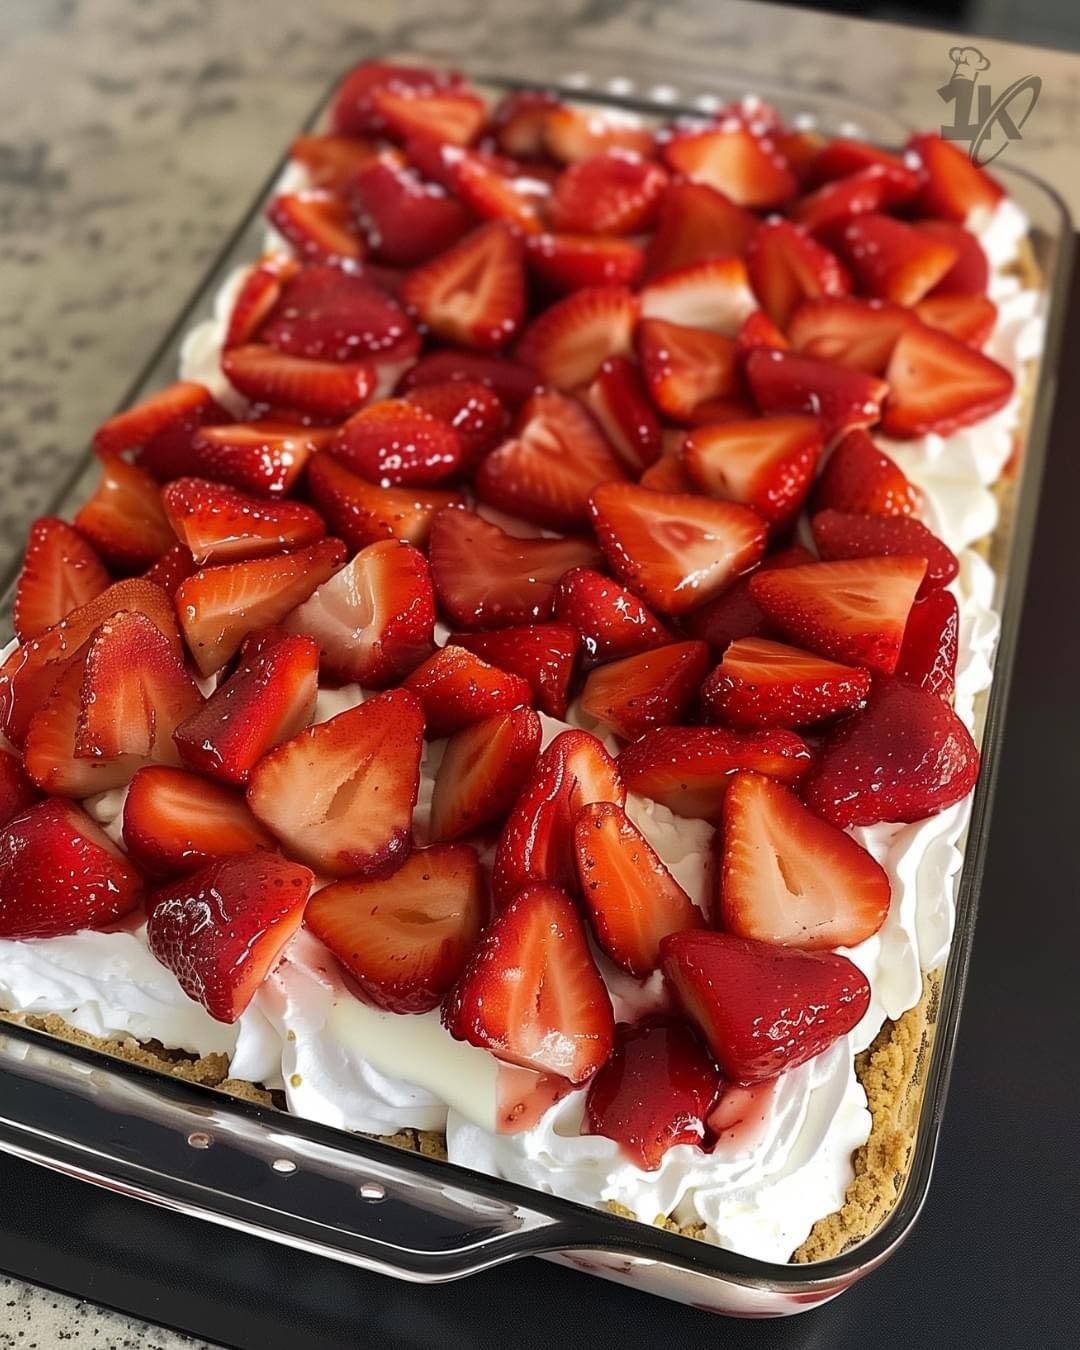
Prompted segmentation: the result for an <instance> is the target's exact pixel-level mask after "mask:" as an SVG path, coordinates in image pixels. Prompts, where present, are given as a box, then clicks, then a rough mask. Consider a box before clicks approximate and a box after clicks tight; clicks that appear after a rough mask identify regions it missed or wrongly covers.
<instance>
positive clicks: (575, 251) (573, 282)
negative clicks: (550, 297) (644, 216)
mask: <svg viewBox="0 0 1080 1350" xmlns="http://www.w3.org/2000/svg"><path fill="white" fill-rule="evenodd" d="M525 259H526V261H527V262H528V264H529V266H530V267H531V268H532V270H533V272H534V273H535V274H536V275H537V276H538V277H539V278H540V280H541V281H544V282H546V283H547V284H548V285H549V286H554V287H555V289H556V290H559V291H574V290H577V289H578V288H579V287H581V286H634V285H636V284H637V282H638V281H640V279H641V273H642V269H643V268H644V266H645V254H644V252H643V250H642V248H641V245H640V244H636V243H634V242H633V241H632V240H629V239H619V238H616V237H615V236H614V235H602V234H565V233H564V234H547V233H545V234H530V235H526V237H525Z"/></svg>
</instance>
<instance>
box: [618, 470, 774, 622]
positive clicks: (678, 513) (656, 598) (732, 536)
mask: <svg viewBox="0 0 1080 1350" xmlns="http://www.w3.org/2000/svg"><path fill="white" fill-rule="evenodd" d="M592 513H593V523H594V526H595V529H596V536H597V538H598V539H599V541H600V547H601V548H602V549H603V550H604V554H605V556H606V557H607V560H608V563H609V564H610V566H611V568H612V571H614V573H615V574H616V576H617V577H619V579H620V580H621V581H623V582H625V583H626V585H627V586H629V587H631V588H632V589H633V590H635V591H636V592H637V593H638V594H639V595H641V596H642V597H643V598H644V599H645V600H646V601H647V602H648V603H649V604H650V605H653V606H654V607H655V608H656V609H658V610H660V611H661V613H663V614H684V613H685V612H686V611H687V610H688V609H693V608H694V606H695V605H700V604H702V603H703V602H704V601H706V600H709V599H711V597H712V596H714V595H717V594H719V592H720V591H722V590H723V589H724V587H725V586H726V585H727V584H728V582H729V581H731V579H732V578H733V577H735V576H736V575H737V574H738V573H739V572H742V571H745V569H746V568H747V567H752V566H753V565H754V563H756V562H757V560H758V559H759V558H760V557H761V555H762V553H763V552H764V551H765V537H766V528H765V522H764V520H762V518H761V517H760V516H759V515H758V514H757V512H756V511H753V510H751V508H750V507H748V506H740V505H739V504H737V503H735V502H722V501H712V500H710V499H708V498H705V497H693V496H690V495H688V494H684V493H675V492H653V491H651V490H650V489H649V488H643V487H639V486H638V485H637V484H636V483H605V484H603V485H602V486H601V487H598V488H597V489H596V491H595V492H594V493H593V496H592Z"/></svg>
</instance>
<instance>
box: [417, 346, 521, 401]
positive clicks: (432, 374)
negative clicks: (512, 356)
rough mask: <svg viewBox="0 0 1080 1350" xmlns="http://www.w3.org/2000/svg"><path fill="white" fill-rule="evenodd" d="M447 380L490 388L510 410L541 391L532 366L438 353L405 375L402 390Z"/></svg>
mask: <svg viewBox="0 0 1080 1350" xmlns="http://www.w3.org/2000/svg"><path fill="white" fill-rule="evenodd" d="M447 380H472V381H475V382H476V383H477V384H486V385H487V387H488V388H489V389H493V390H494V391H495V393H496V394H497V395H498V397H499V400H500V402H502V403H505V404H506V406H507V407H508V408H516V407H517V406H518V405H519V404H521V403H523V402H524V401H525V399H527V398H528V397H529V395H530V394H531V393H532V392H533V391H534V390H535V389H536V388H538V387H539V385H540V377H539V376H538V375H537V374H536V372H535V371H534V370H530V369H529V367H528V366H523V365H521V364H520V363H519V362H517V361H509V360H507V359H506V358H505V357H502V356H483V355H481V354H480V353H478V352H459V351H438V352H430V353H429V354H428V355H427V356H422V357H421V358H420V360H419V361H417V363H416V365H414V366H412V367H411V368H410V369H409V370H407V371H406V372H405V375H404V377H403V378H402V381H401V385H400V389H401V392H402V393H404V394H408V393H410V392H411V391H412V390H414V389H420V388H422V387H423V386H424V385H429V384H443V383H445V382H446V381H447Z"/></svg>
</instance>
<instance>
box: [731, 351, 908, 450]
mask: <svg viewBox="0 0 1080 1350" xmlns="http://www.w3.org/2000/svg"><path fill="white" fill-rule="evenodd" d="M744 369H745V371H746V381H747V384H749V386H750V392H751V393H752V394H753V396H754V402H755V403H756V404H757V406H758V407H759V408H760V409H761V411H762V412H763V413H812V414H813V415H814V416H815V417H817V418H819V419H820V421H821V425H822V430H823V432H824V434H825V438H826V440H828V439H831V437H832V436H834V435H835V434H836V433H837V432H839V431H845V430H847V428H849V427H853V426H868V425H871V424H872V423H874V422H876V421H878V419H879V418H880V417H881V405H882V402H883V400H884V398H885V396H886V394H887V393H888V392H889V385H888V384H887V383H886V382H885V381H884V380H879V379H877V378H876V377H875V376H873V375H867V374H865V373H864V372H863V371H861V370H851V369H849V368H848V367H846V366H837V365H833V364H832V362H830V361H817V360H814V359H812V358H811V357H808V356H800V355H798V354H797V353H795V352H777V351H770V350H769V349H768V348H765V347H757V348H755V350H754V351H752V352H748V353H747V356H746V363H745V367H744Z"/></svg>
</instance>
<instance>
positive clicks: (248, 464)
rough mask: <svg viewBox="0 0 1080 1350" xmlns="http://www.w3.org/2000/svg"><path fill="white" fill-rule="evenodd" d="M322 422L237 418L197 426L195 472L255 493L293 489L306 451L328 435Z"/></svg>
mask: <svg viewBox="0 0 1080 1350" xmlns="http://www.w3.org/2000/svg"><path fill="white" fill-rule="evenodd" d="M333 434H334V433H333V430H331V429H328V428H322V427H303V426H291V425H288V424H287V423H284V422H237V423H233V424H230V425H228V426H213V427H203V428H201V430H199V431H198V432H196V434H195V439H194V452H195V455H196V457H197V463H198V473H199V476H201V477H203V478H213V479H215V480H216V481H217V482H219V483H228V484H229V485H230V486H231V487H234V488H239V489H240V490H241V491H242V492H251V493H254V494H255V496H257V497H284V496H287V495H288V494H289V492H291V491H292V489H293V487H294V486H295V484H296V482H297V480H298V479H299V477H300V475H301V474H302V473H303V472H304V467H305V465H306V464H307V462H308V459H309V457H310V456H311V455H313V454H314V453H315V451H316V450H320V449H322V448H323V447H324V446H325V445H326V444H328V442H329V441H330V439H331V437H332V436H333Z"/></svg>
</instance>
